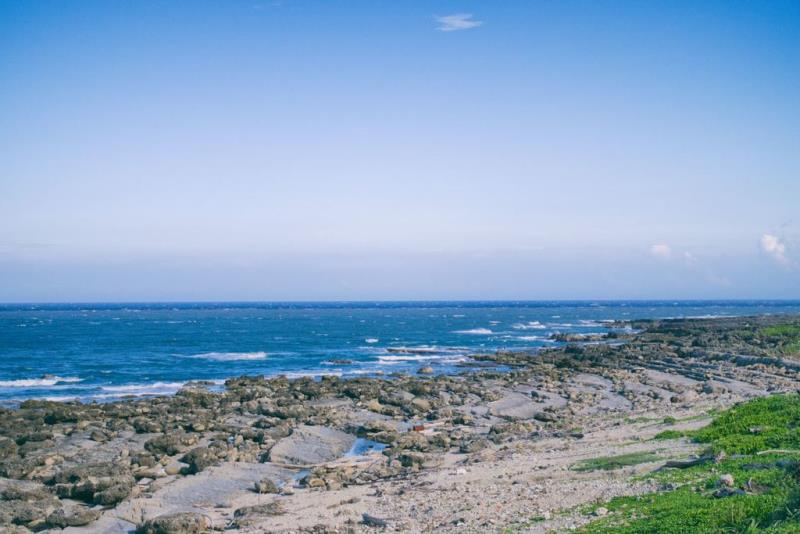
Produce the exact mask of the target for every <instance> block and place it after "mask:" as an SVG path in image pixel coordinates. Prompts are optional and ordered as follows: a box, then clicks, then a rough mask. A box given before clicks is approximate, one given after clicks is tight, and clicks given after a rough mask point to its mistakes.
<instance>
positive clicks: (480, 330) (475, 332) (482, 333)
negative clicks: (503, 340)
mask: <svg viewBox="0 0 800 534" xmlns="http://www.w3.org/2000/svg"><path fill="white" fill-rule="evenodd" d="M453 333H454V334H473V335H479V336H488V335H490V334H494V332H492V331H491V330H489V329H488V328H470V329H469V330H456V331H455V332H453Z"/></svg>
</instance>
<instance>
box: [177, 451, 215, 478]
mask: <svg viewBox="0 0 800 534" xmlns="http://www.w3.org/2000/svg"><path fill="white" fill-rule="evenodd" d="M181 461H182V462H184V463H187V464H189V468H188V470H187V471H188V472H189V474H192V475H194V474H197V473H199V472H201V471H202V470H204V469H205V468H207V467H210V466H212V465H214V464H215V463H216V461H217V455H216V454H214V453H213V452H212V451H211V450H210V449H209V448H208V447H197V448H196V449H192V450H191V451H189V452H188V453H187V454H186V455H185V456H184V457H183V458H181Z"/></svg>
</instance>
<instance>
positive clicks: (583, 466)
mask: <svg viewBox="0 0 800 534" xmlns="http://www.w3.org/2000/svg"><path fill="white" fill-rule="evenodd" d="M660 459H661V458H660V457H659V456H656V455H655V454H653V453H650V452H632V453H629V454H621V455H619V456H602V457H600V458H591V459H589V460H583V461H580V462H578V463H576V464H575V465H573V466H572V470H573V471H598V470H603V471H611V470H612V469H620V468H622V467H627V466H630V465H638V464H644V463H647V462H655V461H658V460H660Z"/></svg>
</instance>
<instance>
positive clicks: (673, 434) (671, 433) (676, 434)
mask: <svg viewBox="0 0 800 534" xmlns="http://www.w3.org/2000/svg"><path fill="white" fill-rule="evenodd" d="M686 435H687V433H686V432H684V431H683V430H664V431H663V432H659V433H658V434H656V435H655V436H653V439H655V440H663V439H678V438H682V437H685V436H686Z"/></svg>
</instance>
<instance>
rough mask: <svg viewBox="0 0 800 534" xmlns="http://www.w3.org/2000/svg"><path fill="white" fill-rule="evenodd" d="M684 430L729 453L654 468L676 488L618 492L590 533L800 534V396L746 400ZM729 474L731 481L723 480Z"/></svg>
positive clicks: (589, 528)
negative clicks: (634, 494) (639, 493)
mask: <svg viewBox="0 0 800 534" xmlns="http://www.w3.org/2000/svg"><path fill="white" fill-rule="evenodd" d="M669 432H675V431H672V430H668V431H666V432H662V433H661V434H660V435H665V434H667V433H669ZM684 434H685V435H688V436H691V437H693V438H694V439H695V440H697V441H699V442H701V443H707V444H708V445H709V448H710V451H713V452H715V453H719V452H720V451H725V453H726V454H727V455H729V457H728V458H727V459H724V460H722V461H721V462H719V463H714V462H712V461H709V462H707V463H703V464H700V465H697V466H694V467H691V468H688V469H668V470H662V471H657V472H654V473H652V474H651V475H650V476H651V478H654V479H656V480H659V481H661V482H663V483H664V484H665V486H667V487H670V488H674V489H672V490H671V491H669V490H668V491H663V492H657V493H650V494H646V495H642V496H638V497H620V498H616V499H613V500H612V501H610V502H609V503H606V504H604V505H603V506H604V507H606V508H607V509H608V510H609V511H610V514H609V515H608V516H606V517H603V518H601V519H598V520H596V521H593V522H592V523H590V524H589V525H587V526H586V527H584V529H583V532H612V533H617V534H622V533H640V532H646V533H654V534H656V533H672V532H681V533H705V532H731V533H748V532H770V533H782V534H789V533H793V534H800V395H796V394H792V395H776V396H773V397H767V398H763V399H757V400H754V401H751V402H748V403H745V404H740V405H738V406H735V407H733V408H731V409H730V410H727V411H725V412H722V413H721V414H720V415H719V416H718V417H717V418H716V419H715V420H714V421H713V422H712V423H711V424H710V425H708V426H707V427H705V428H702V429H700V430H696V431H693V432H686V433H684ZM662 439H668V438H666V437H664V438H662ZM776 450H779V451H780V452H767V453H766V454H757V453H764V452H765V451H776ZM793 451H797V452H798V454H794V452H793ZM723 474H725V475H731V476H732V477H733V484H732V485H730V486H726V485H724V484H721V483H720V476H721V475H723Z"/></svg>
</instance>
